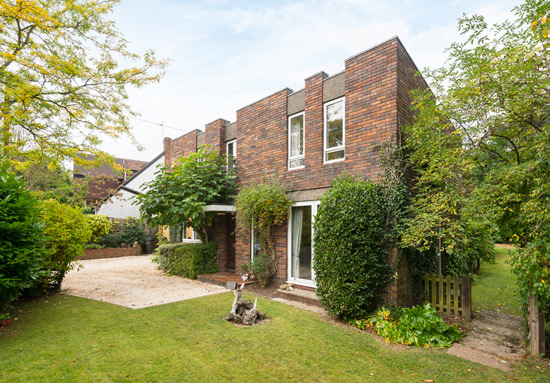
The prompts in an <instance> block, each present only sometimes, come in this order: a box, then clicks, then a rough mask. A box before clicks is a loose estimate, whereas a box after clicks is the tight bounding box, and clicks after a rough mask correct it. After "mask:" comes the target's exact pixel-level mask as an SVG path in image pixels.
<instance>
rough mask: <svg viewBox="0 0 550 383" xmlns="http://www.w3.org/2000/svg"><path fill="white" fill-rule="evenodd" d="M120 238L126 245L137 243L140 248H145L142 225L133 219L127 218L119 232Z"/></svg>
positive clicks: (144, 235)
mask: <svg viewBox="0 0 550 383" xmlns="http://www.w3.org/2000/svg"><path fill="white" fill-rule="evenodd" d="M120 238H121V239H122V242H123V243H126V244H128V245H131V244H133V243H134V242H137V243H139V244H140V245H141V246H145V239H146V234H145V230H144V228H143V225H142V224H141V223H140V222H139V221H138V220H137V219H135V218H132V217H129V218H127V219H126V221H124V225H123V226H122V230H121V231H120Z"/></svg>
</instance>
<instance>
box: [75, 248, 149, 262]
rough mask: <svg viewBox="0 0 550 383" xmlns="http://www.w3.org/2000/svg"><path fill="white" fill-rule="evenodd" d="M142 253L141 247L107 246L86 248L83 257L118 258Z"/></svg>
mask: <svg viewBox="0 0 550 383" xmlns="http://www.w3.org/2000/svg"><path fill="white" fill-rule="evenodd" d="M140 254H141V247H120V248H115V247H106V248H104V249H86V250H84V255H83V256H82V258H81V259H99V258H117V257H128V256H131V255H140Z"/></svg>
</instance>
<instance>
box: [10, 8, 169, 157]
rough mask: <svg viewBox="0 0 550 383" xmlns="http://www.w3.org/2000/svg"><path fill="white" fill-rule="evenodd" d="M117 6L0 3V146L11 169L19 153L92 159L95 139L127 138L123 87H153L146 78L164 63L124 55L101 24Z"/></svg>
mask: <svg viewBox="0 0 550 383" xmlns="http://www.w3.org/2000/svg"><path fill="white" fill-rule="evenodd" d="M117 3H118V0H105V1H92V0H0V140H1V142H2V154H3V155H4V156H6V157H8V158H10V159H11V160H12V162H15V163H18V162H19V164H20V165H21V162H23V161H17V160H18V158H17V155H18V153H19V152H22V151H25V152H27V153H30V154H33V155H36V156H40V155H42V154H44V153H45V154H47V155H48V156H49V157H50V158H53V159H54V160H55V161H57V162H58V163H61V162H62V160H63V159H66V158H75V157H76V156H77V154H86V153H89V154H96V155H97V154H100V152H99V151H98V149H97V146H98V144H99V143H100V142H101V139H100V136H101V134H105V135H108V136H111V137H119V136H121V135H131V134H130V123H129V120H128V118H129V116H130V115H132V113H133V112H132V111H131V109H130V107H129V105H128V103H127V98H128V96H127V91H126V88H127V86H136V87H141V86H143V85H145V84H147V83H150V82H154V81H158V80H159V78H160V76H161V74H162V73H161V72H159V73H154V74H152V73H151V71H155V70H160V71H162V69H163V68H164V66H165V64H166V62H165V61H161V60H157V59H156V58H155V55H154V53H153V52H150V51H149V52H147V53H145V55H144V56H143V57H140V56H138V55H137V54H135V53H132V52H130V51H128V49H127V42H126V40H125V39H124V38H123V36H122V35H121V33H120V32H119V31H118V30H117V29H116V27H115V24H114V22H113V21H110V20H108V18H107V17H108V15H109V14H110V13H111V11H112V9H113V7H114V6H115V5H116V4H117ZM118 61H124V62H126V63H129V62H131V61H142V63H141V64H140V66H136V67H121V66H119V64H118ZM77 160H78V158H77Z"/></svg>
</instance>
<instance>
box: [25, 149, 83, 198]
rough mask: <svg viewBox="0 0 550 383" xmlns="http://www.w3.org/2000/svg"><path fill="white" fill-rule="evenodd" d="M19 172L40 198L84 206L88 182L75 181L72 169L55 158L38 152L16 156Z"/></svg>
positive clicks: (28, 187) (30, 188) (29, 187)
mask: <svg viewBox="0 0 550 383" xmlns="http://www.w3.org/2000/svg"><path fill="white" fill-rule="evenodd" d="M16 159H17V164H16V165H15V166H14V168H15V169H17V172H16V173H17V174H18V175H21V176H22V177H23V179H24V180H25V185H27V189H29V190H30V191H31V192H33V194H34V195H35V197H36V198H38V199H39V200H46V199H52V198H53V199H56V200H58V201H59V202H61V203H65V204H68V205H71V206H82V205H83V201H84V197H85V196H86V193H87V192H88V184H87V182H75V179H74V178H73V174H72V171H69V170H68V169H66V168H65V167H64V166H63V165H62V164H60V163H59V162H57V161H56V160H55V159H54V158H49V157H47V156H45V155H42V154H41V155H38V154H34V155H33V154H30V153H25V154H19V155H18V156H16Z"/></svg>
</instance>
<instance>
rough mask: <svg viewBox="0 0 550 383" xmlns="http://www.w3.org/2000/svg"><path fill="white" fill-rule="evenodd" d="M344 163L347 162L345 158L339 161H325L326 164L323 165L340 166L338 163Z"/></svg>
mask: <svg viewBox="0 0 550 383" xmlns="http://www.w3.org/2000/svg"><path fill="white" fill-rule="evenodd" d="M344 161H346V158H345V157H344V158H339V159H337V160H332V161H325V162H323V165H332V164H338V163H340V162H344Z"/></svg>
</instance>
